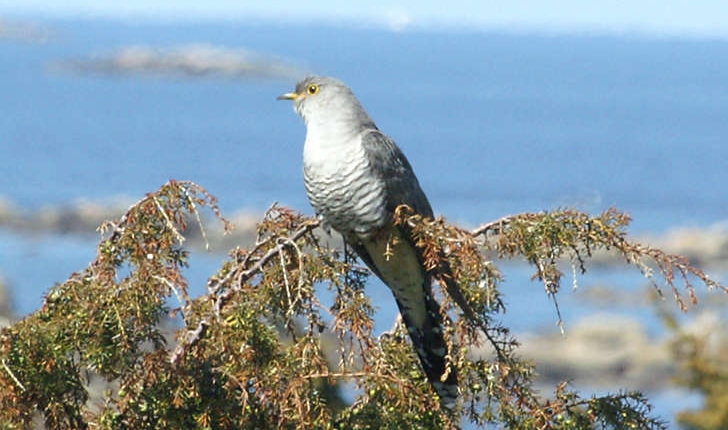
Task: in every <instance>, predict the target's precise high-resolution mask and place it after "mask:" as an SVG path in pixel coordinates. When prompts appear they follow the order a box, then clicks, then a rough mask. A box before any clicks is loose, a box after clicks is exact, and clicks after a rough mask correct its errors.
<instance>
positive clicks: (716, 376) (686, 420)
mask: <svg viewBox="0 0 728 430" xmlns="http://www.w3.org/2000/svg"><path fill="white" fill-rule="evenodd" d="M662 316H663V318H664V320H665V322H666V324H667V326H668V327H669V328H671V329H672V330H674V332H675V336H674V339H673V341H672V345H671V346H672V352H673V356H674V357H675V359H676V362H677V364H678V365H679V366H680V368H681V371H680V372H679V373H678V377H677V380H676V382H677V384H678V385H680V386H683V387H685V388H689V389H692V390H696V391H697V392H699V393H700V394H702V395H703V396H704V399H705V400H704V402H703V406H702V407H701V408H700V409H697V410H689V411H682V412H680V413H678V414H677V418H678V422H679V423H680V424H681V425H682V426H683V427H684V428H686V429H689V430H720V429H728V335H727V334H726V333H725V330H724V329H723V328H724V327H725V319H724V318H723V319H721V320H717V321H715V322H714V323H713V324H711V325H710V326H708V327H705V330H701V331H700V332H696V331H686V330H684V329H683V328H682V327H681V326H680V325H679V324H678V319H677V318H676V317H675V316H674V315H673V314H672V313H671V312H668V311H667V310H665V309H663V310H662Z"/></svg>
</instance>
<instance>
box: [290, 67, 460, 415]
mask: <svg viewBox="0 0 728 430" xmlns="http://www.w3.org/2000/svg"><path fill="white" fill-rule="evenodd" d="M278 99H279V100H292V101H293V106H294V109H295V111H296V112H297V113H298V114H299V115H300V116H301V117H302V118H303V120H304V121H305V123H306V129H307V132H306V141H305V143H304V147H303V174H304V182H305V186H306V192H307V194H308V198H309V200H310V201H311V205H312V206H313V208H314V210H315V211H316V214H317V216H318V217H319V219H320V220H321V221H322V223H323V224H324V225H325V226H327V227H332V228H334V229H335V230H336V231H338V232H339V233H341V235H342V236H343V238H344V240H345V241H346V243H347V245H349V246H350V247H352V248H353V249H354V251H355V252H356V253H357V254H358V255H359V257H360V258H361V259H362V260H363V261H364V263H366V265H367V266H368V267H369V268H370V269H371V270H372V271H373V272H374V273H375V274H376V275H377V276H378V277H379V278H380V279H381V280H382V281H383V282H384V283H385V284H386V285H387V286H389V288H390V289H391V290H392V293H393V294H394V298H395V300H396V301H397V306H398V307H399V311H400V314H401V315H402V319H403V320H404V323H405V325H406V327H407V331H408V333H409V335H410V338H411V339H412V343H413V344H414V347H415V350H416V351H417V355H418V356H419V358H420V362H421V363H422V367H423V369H424V371H425V375H426V376H427V379H428V381H429V382H430V384H431V385H432V387H433V388H434V389H435V391H436V392H437V394H438V395H439V397H440V401H441V404H442V405H444V406H446V407H451V406H452V405H454V403H455V401H456V399H457V396H458V387H457V374H456V372H455V369H454V367H453V366H449V367H450V368H449V369H448V366H447V359H446V355H447V353H448V349H447V345H446V343H445V339H444V337H443V327H442V316H441V314H440V305H439V304H438V303H437V301H436V300H435V299H434V297H433V293H432V281H433V279H432V275H431V274H430V273H428V271H427V270H426V269H425V267H424V264H423V260H424V257H423V255H422V253H421V252H420V250H419V249H418V248H417V247H416V246H415V245H414V241H413V238H412V237H411V234H410V233H409V232H408V231H407V229H406V228H403V227H401V226H395V225H394V223H393V214H394V210H395V208H396V207H397V206H399V205H401V204H405V205H408V206H409V207H411V208H412V209H414V211H415V212H417V213H418V214H420V215H422V216H424V217H430V218H431V217H432V216H433V214H432V208H431V207H430V203H429V202H428V200H427V197H426V196H425V193H424V192H423V191H422V188H420V184H419V182H418V181H417V177H416V176H415V173H414V171H413V170H412V166H411V165H410V163H409V161H407V158H406V157H405V156H404V154H403V153H402V151H401V150H400V149H399V147H398V146H397V144H396V143H394V141H393V140H392V139H390V138H389V137H388V136H386V135H385V134H384V133H382V132H381V131H379V129H378V128H377V126H376V125H375V124H374V121H372V119H371V118H370V117H369V115H368V114H367V113H366V111H365V110H364V108H363V107H362V106H361V104H360V103H359V100H357V98H356V97H355V96H354V93H353V92H352V91H351V89H349V87H347V86H346V85H345V84H344V83H343V82H341V81H339V80H337V79H334V78H329V77H320V76H310V77H307V78H304V79H303V80H301V81H299V82H298V84H297V85H296V89H295V91H294V92H291V93H286V94H283V95H281V96H279V97H278Z"/></svg>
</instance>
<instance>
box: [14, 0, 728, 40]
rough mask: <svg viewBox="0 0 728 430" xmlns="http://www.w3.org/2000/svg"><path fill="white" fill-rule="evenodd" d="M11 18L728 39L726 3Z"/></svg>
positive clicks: (163, 7)
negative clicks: (337, 25) (262, 21)
mask: <svg viewBox="0 0 728 430" xmlns="http://www.w3.org/2000/svg"><path fill="white" fill-rule="evenodd" d="M7 15H11V16H12V15H25V16H28V15H29V16H33V15H43V16H51V17H54V16H61V17H68V16H79V15H82V16H87V17H89V16H90V17H112V18H123V19H126V18H145V19H150V20H196V19H207V20H209V19H227V20H230V19H233V20H251V19H258V20H259V19H265V20H272V21H284V22H329V23H330V22H334V23H351V22H353V23H359V24H373V25H381V26H385V27H388V28H391V29H394V30H405V29H408V28H418V27H428V28H432V27H444V28H456V29H457V28H468V29H505V30H514V31H547V32H551V31H554V32H574V31H577V32H618V33H625V32H626V33H634V32H637V33H646V34H654V35H657V36H660V35H667V36H685V37H700V38H720V39H728V1H726V0H631V1H630V0H550V1H543V0H510V1H489V0H483V1H477V0H449V1H437V2H433V1H426V0H425V1H423V0H405V1H399V2H392V1H387V0H370V1H367V2H345V1H340V0H322V1H316V2H306V1H302V0H280V1H269V2H264V1H251V0H205V1H201V0H157V1H154V0H124V1H119V0H62V1H61V0H0V17H2V16H7Z"/></svg>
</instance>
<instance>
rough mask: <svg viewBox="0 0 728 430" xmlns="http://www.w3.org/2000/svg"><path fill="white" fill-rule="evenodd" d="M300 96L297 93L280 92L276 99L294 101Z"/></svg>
mask: <svg viewBox="0 0 728 430" xmlns="http://www.w3.org/2000/svg"><path fill="white" fill-rule="evenodd" d="M299 97H301V95H300V94H298V93H285V94H281V95H279V96H278V97H276V100H293V101H296V100H298V98H299Z"/></svg>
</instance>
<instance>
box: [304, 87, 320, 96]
mask: <svg viewBox="0 0 728 430" xmlns="http://www.w3.org/2000/svg"><path fill="white" fill-rule="evenodd" d="M306 92H307V93H308V94H309V95H311V96H312V95H314V94H316V93H317V92H319V86H318V85H316V84H311V85H309V86H308V88H306Z"/></svg>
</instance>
